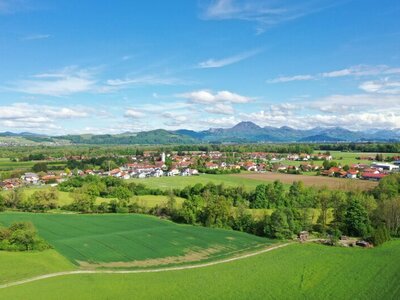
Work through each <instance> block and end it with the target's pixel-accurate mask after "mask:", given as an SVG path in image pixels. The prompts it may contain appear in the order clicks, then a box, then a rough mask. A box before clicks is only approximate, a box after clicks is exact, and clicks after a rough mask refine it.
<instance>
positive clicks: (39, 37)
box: [22, 34, 51, 41]
mask: <svg viewBox="0 0 400 300" xmlns="http://www.w3.org/2000/svg"><path fill="white" fill-rule="evenodd" d="M50 37H51V35H50V34H32V35H28V36H26V37H24V38H22V40H23V41H34V40H44V39H48V38H50Z"/></svg>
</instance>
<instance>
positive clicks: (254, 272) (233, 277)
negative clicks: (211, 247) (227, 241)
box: [0, 240, 400, 300]
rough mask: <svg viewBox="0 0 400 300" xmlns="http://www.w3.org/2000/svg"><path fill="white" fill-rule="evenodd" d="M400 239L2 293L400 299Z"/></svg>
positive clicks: (76, 278)
mask: <svg viewBox="0 0 400 300" xmlns="http://www.w3.org/2000/svg"><path fill="white" fill-rule="evenodd" d="M399 258H400V241H398V240H397V241H392V242H388V243H387V244H385V245H383V246H381V247H378V248H374V249H355V248H337V247H329V246H322V245H317V244H293V245H289V246H287V247H284V248H281V249H277V250H273V251H271V252H267V253H264V254H260V255H257V256H253V257H250V258H246V259H242V260H237V261H233V262H229V263H224V264H219V265H214V266H210V267H206V268H199V269H190V270H180V271H168V272H161V273H141V274H95V275H94V274H91V275H70V276H63V277H56V278H51V279H46V280H41V281H36V282H32V283H27V284H24V285H21V286H15V287H9V288H5V289H2V290H0V298H3V299H26V298H27V297H28V298H29V299H341V300H342V299H399V297H400V285H399V282H400V272H399V270H400V259H399Z"/></svg>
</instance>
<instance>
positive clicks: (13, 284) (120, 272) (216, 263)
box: [0, 243, 293, 289]
mask: <svg viewBox="0 0 400 300" xmlns="http://www.w3.org/2000/svg"><path fill="white" fill-rule="evenodd" d="M290 244H293V243H286V244H280V245H276V246H272V247H268V248H265V249H262V250H259V251H256V252H251V253H247V254H243V255H241V256H236V257H232V258H227V259H223V260H218V261H213V262H209V263H204V264H198V265H189V266H181V267H170V268H161V269H145V270H120V271H113V270H77V271H66V272H58V273H50V274H45V275H39V276H35V277H31V278H27V279H23V280H19V281H15V282H9V283H5V284H2V285H0V289H4V288H8V287H12V286H16V285H22V284H26V283H29V282H33V281H38V280H43V279H48V278H53V277H60V276H67V275H79V274H137V273H159V272H168V271H180V270H188V269H198V268H205V267H210V266H214V265H219V264H225V263H229V262H232V261H235V260H240V259H245V258H248V257H252V256H255V255H259V254H262V253H265V252H269V251H273V250H276V249H279V248H283V247H286V246H288V245H290Z"/></svg>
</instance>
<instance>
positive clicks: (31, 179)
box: [21, 173, 40, 184]
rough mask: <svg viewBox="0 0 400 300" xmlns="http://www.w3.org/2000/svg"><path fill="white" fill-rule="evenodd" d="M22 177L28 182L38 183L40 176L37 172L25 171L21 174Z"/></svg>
mask: <svg viewBox="0 0 400 300" xmlns="http://www.w3.org/2000/svg"><path fill="white" fill-rule="evenodd" d="M21 179H22V180H23V181H24V182H25V183H27V184H38V183H39V179H40V178H39V175H37V174H35V173H25V174H24V175H22V176H21Z"/></svg>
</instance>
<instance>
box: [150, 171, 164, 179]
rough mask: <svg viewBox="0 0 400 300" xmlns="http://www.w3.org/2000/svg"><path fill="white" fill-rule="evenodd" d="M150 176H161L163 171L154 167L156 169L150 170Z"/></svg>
mask: <svg viewBox="0 0 400 300" xmlns="http://www.w3.org/2000/svg"><path fill="white" fill-rule="evenodd" d="M150 176H151V177H157V178H158V177H162V176H164V171H163V170H161V169H156V170H154V171H153V172H151V173H150Z"/></svg>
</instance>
